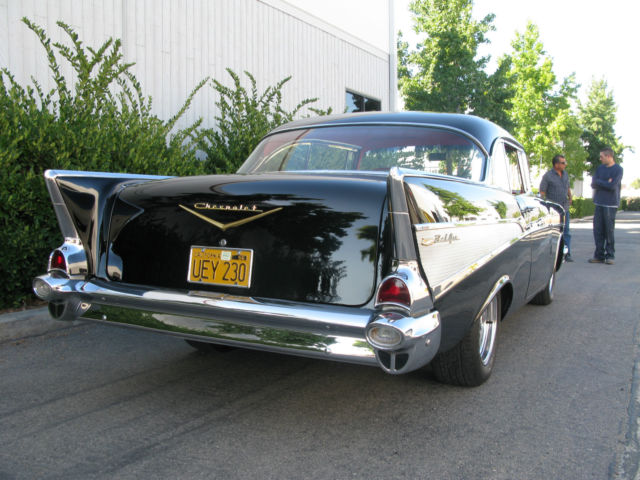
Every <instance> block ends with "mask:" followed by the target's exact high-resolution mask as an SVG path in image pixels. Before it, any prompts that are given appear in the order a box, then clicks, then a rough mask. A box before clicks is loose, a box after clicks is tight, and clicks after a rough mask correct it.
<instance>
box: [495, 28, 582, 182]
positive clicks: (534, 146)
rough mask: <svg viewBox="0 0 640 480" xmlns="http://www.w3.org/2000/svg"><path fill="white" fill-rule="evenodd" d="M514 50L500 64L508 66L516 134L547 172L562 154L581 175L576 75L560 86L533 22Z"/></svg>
mask: <svg viewBox="0 0 640 480" xmlns="http://www.w3.org/2000/svg"><path fill="white" fill-rule="evenodd" d="M512 47H513V52H512V53H511V54H510V55H508V56H505V57H503V58H502V59H501V60H500V62H501V65H504V64H508V65H509V69H508V72H507V73H506V77H507V78H508V80H509V82H510V84H511V88H512V91H513V97H512V102H511V108H510V109H509V111H508V115H509V117H510V119H511V122H512V124H513V127H512V133H513V134H514V135H515V136H516V138H518V139H519V140H520V142H521V143H522V144H523V146H524V147H525V150H526V152H527V154H529V156H530V157H531V160H532V163H533V164H537V165H539V166H541V167H543V168H549V167H550V166H551V159H552V158H553V156H554V155H555V154H557V153H560V152H564V154H565V155H566V156H567V158H568V159H569V160H570V161H569V168H570V172H572V173H574V174H575V173H580V172H581V171H582V170H583V167H584V165H583V162H584V157H585V154H584V151H583V149H582V148H581V144H580V127H579V125H578V120H577V118H576V116H575V115H574V114H573V113H572V103H573V102H574V101H575V98H576V93H577V89H578V85H576V83H575V79H574V76H573V75H571V76H570V77H568V78H566V79H564V80H563V81H562V82H561V83H560V84H558V79H557V77H556V75H555V73H554V72H553V62H552V60H551V58H550V57H549V56H547V54H546V52H545V50H544V47H543V45H542V42H541V41H540V36H539V32H538V28H537V27H536V26H535V25H534V24H533V23H531V22H530V23H529V24H527V27H526V29H525V31H524V33H517V34H516V38H515V40H514V41H513V43H512Z"/></svg>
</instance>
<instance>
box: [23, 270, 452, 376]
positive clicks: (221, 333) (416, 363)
mask: <svg viewBox="0 0 640 480" xmlns="http://www.w3.org/2000/svg"><path fill="white" fill-rule="evenodd" d="M33 290H34V292H35V293H36V295H37V296H38V297H40V298H41V299H43V300H46V301H48V302H49V311H50V313H51V315H52V317H54V318H57V319H60V320H76V319H79V318H83V319H87V320H93V321H98V322H106V323H111V324H117V325H124V326H131V327H137V328H143V329H150V330H154V331H157V332H161V333H168V334H172V335H176V336H179V337H182V338H187V339H193V340H199V341H203V342H210V343H217V344H222V345H231V346H239V347H243V348H251V349H257V350H265V351H271V352H277V353H286V354H293V355H298V356H306V357H314V358H324V359H330V360H337V361H342V362H349V363H358V364H365V365H379V366H380V367H381V368H382V369H383V370H384V371H385V372H387V373H392V374H401V373H406V372H409V371H411V370H415V369H417V368H420V367H422V366H424V365H426V364H427V363H429V361H431V359H432V358H433V357H434V356H435V354H436V353H437V351H438V348H439V346H440V316H439V314H438V312H437V311H433V312H429V313H427V314H426V315H423V316H420V317H408V316H401V318H396V316H394V319H393V322H397V324H401V325H402V331H403V332H404V333H406V335H405V336H404V338H403V340H402V342H401V343H400V345H398V347H397V348H396V349H393V350H389V349H381V348H377V347H376V346H374V345H372V344H371V343H370V342H369V341H368V340H367V336H366V330H367V326H368V325H369V324H371V323H372V322H377V323H380V322H389V318H390V317H389V315H388V313H383V312H380V311H378V310H372V309H364V308H350V307H340V306H331V305H323V306H314V305H308V304H298V303H291V302H277V301H273V300H260V299H255V298H250V297H234V296H229V295H212V294H210V293H208V292H207V293H203V292H191V293H189V294H186V293H176V292H171V291H165V290H153V289H142V288H137V287H131V286H123V285H113V283H111V282H106V281H101V280H91V281H86V280H84V279H83V280H77V279H69V278H65V277H62V276H58V275H56V274H55V273H50V274H46V275H41V276H39V277H36V278H35V279H34V281H33Z"/></svg>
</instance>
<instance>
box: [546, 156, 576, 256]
mask: <svg viewBox="0 0 640 480" xmlns="http://www.w3.org/2000/svg"><path fill="white" fill-rule="evenodd" d="M551 162H552V164H553V168H552V169H551V170H549V171H548V172H547V173H545V174H544V175H543V176H542V181H541V182H540V195H541V196H542V198H544V199H547V200H550V201H552V202H555V203H557V204H558V205H561V206H562V208H564V244H565V245H566V246H567V251H568V253H567V256H566V257H565V261H567V262H573V259H572V258H571V231H570V230H569V220H570V216H569V205H571V188H570V186H569V174H568V173H567V172H565V169H566V168H567V160H566V159H565V158H564V155H556V156H555V157H553V160H552V161H551Z"/></svg>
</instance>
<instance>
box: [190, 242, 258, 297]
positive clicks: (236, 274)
mask: <svg viewBox="0 0 640 480" xmlns="http://www.w3.org/2000/svg"><path fill="white" fill-rule="evenodd" d="M252 265H253V250H245V249H240V248H213V247H191V253H190V254H189V276H188V277H187V280H188V281H189V282H192V283H204V284H208V285H223V286H226V287H245V288H249V286H251V266H252Z"/></svg>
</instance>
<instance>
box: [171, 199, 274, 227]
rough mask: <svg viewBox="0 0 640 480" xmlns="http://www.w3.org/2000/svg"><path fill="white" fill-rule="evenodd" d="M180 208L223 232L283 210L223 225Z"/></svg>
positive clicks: (259, 214)
mask: <svg viewBox="0 0 640 480" xmlns="http://www.w3.org/2000/svg"><path fill="white" fill-rule="evenodd" d="M178 206H179V207H180V208H182V209H183V210H186V211H187V212H189V213H190V214H192V215H195V216H196V217H198V218H200V219H201V220H204V221H205V222H208V223H210V224H211V225H214V226H216V227H218V228H219V229H220V230H222V231H223V232H224V231H225V230H228V229H230V228H234V227H239V226H240V225H244V224H246V223H249V222H253V221H254V220H258V219H259V218H262V217H266V216H267V215H271V214H272V213H276V212H279V211H280V210H282V207H278V208H274V209H273V210H268V211H266V212H262V213H258V214H257V215H252V216H250V217H247V218H243V219H240V220H236V221H235V222H230V223H222V222H217V221H215V220H213V219H211V218H209V217H207V216H206V215H203V214H201V213H199V212H196V211H195V210H191V209H190V208H187V207H185V206H184V205H180V204H178ZM241 211H247V210H244V209H242V210H241Z"/></svg>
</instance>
